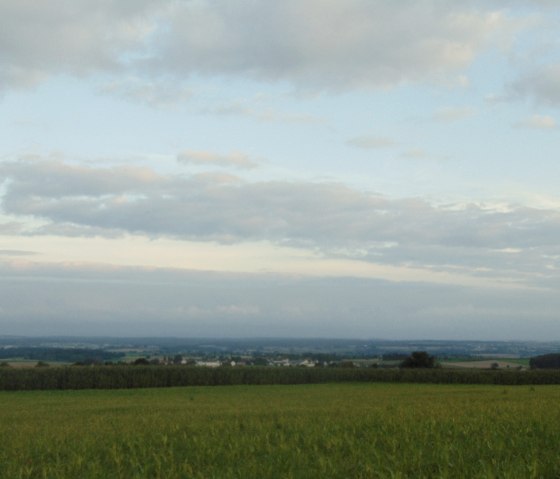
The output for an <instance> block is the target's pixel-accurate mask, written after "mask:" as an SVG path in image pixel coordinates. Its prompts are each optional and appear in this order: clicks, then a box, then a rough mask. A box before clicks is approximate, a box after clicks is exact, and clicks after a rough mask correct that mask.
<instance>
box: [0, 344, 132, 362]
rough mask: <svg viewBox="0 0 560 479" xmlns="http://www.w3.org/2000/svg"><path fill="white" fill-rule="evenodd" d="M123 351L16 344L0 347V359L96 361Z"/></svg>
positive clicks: (113, 357) (117, 354)
mask: <svg viewBox="0 0 560 479" xmlns="http://www.w3.org/2000/svg"><path fill="white" fill-rule="evenodd" d="M123 356H124V354H123V353H116V352H112V351H105V350H103V349H84V348H43V347H25V346H18V347H14V348H0V359H10V358H23V359H34V360H37V361H56V362H66V363H76V362H89V363H91V362H96V363H102V362H103V361H109V360H115V359H120V358H122V357H123Z"/></svg>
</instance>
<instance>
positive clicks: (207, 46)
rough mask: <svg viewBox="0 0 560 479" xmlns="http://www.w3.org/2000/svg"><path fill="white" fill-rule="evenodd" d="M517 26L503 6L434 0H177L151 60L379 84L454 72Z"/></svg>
mask: <svg viewBox="0 0 560 479" xmlns="http://www.w3.org/2000/svg"><path fill="white" fill-rule="evenodd" d="M249 26H250V27H249ZM511 33H512V32H511V25H510V22H509V20H508V19H507V18H506V17H505V16H504V15H503V14H502V13H499V12H495V11H486V12H484V11H481V10H479V9H475V8H469V7H463V8H458V7H456V6H454V5H451V4H447V3H442V2H435V1H428V0H424V1H420V2H410V1H407V2H404V3H403V2H399V4H398V5H397V4H393V3H390V2H383V1H368V2H365V1H362V0H350V1H347V2H344V4H341V3H340V2H337V1H332V0H329V1H324V0H320V1H319V0H307V1H305V2H301V1H299V0H288V1H284V2H273V3H271V2H252V3H244V2H241V3H237V4H232V3H231V2H226V1H217V2H211V3H210V2H199V3H189V4H178V6H177V7H176V9H175V11H174V12H173V15H172V18H171V20H170V28H168V29H166V31H165V32H164V34H162V35H161V36H159V37H158V39H157V42H158V44H159V45H160V46H161V49H160V50H159V52H158V55H157V57H155V58H154V59H153V61H152V66H153V68H155V69H156V70H160V69H169V70H171V71H176V72H177V73H180V74H187V75H190V74H195V73H196V74H204V75H240V76H249V77H252V78H255V79H257V80H264V81H278V80H287V81H290V82H292V83H294V84H296V85H298V86H302V87H304V88H306V87H311V88H320V89H323V88H325V89H328V90H337V89H347V88H378V87H387V86H392V85H396V84H399V83H401V82H407V81H412V82H415V81H424V80H429V79H434V78H437V77H445V76H447V75H452V76H453V77H456V74H457V72H458V71H461V70H462V69H464V68H465V67H467V66H468V65H469V64H470V63H471V61H472V60H473V59H474V58H475V57H476V55H477V54H478V53H479V52H480V51H483V50H484V49H485V48H488V47H490V46H492V45H494V44H496V42H499V41H501V40H503V38H504V37H508V36H509V35H511ZM255 38H258V39H259V40H258V41H255Z"/></svg>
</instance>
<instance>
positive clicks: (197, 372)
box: [0, 366, 560, 391]
mask: <svg viewBox="0 0 560 479" xmlns="http://www.w3.org/2000/svg"><path fill="white" fill-rule="evenodd" d="M347 381H348V382H350V381H354V382H359V381H363V382H395V383H434V384H501V385H522V384H527V385H535V384H560V371H559V370H535V371H492V370H446V369H439V368H433V369H421V368H410V369H408V368H400V369H375V368H280V367H245V368H204V367H185V366H135V367H132V366H68V367H58V368H29V369H24V368H21V369H16V368H0V390H12V391H14V390H33V389H123V388H158V387H177V386H218V385H236V384H310V383H327V382H347Z"/></svg>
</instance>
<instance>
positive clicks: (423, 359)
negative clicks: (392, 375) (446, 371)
mask: <svg viewBox="0 0 560 479" xmlns="http://www.w3.org/2000/svg"><path fill="white" fill-rule="evenodd" d="M435 366H436V358H435V357H434V356H430V355H429V354H428V353H427V352H426V351H414V352H413V353H412V354H411V355H410V356H408V357H406V358H405V359H404V361H403V362H402V363H401V364H400V367H401V368H434V367H435Z"/></svg>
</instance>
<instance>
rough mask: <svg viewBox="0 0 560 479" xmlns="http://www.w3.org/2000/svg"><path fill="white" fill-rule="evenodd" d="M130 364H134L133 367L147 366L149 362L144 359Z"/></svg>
mask: <svg viewBox="0 0 560 479" xmlns="http://www.w3.org/2000/svg"><path fill="white" fill-rule="evenodd" d="M132 364H134V365H135V366H149V364H150V361H148V360H147V359H146V358H138V359H136V360H134V362H133V363H132Z"/></svg>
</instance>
